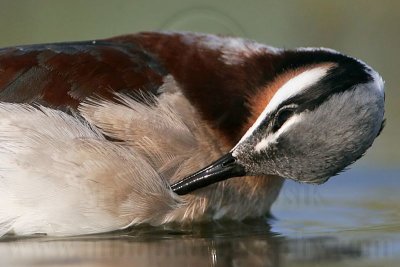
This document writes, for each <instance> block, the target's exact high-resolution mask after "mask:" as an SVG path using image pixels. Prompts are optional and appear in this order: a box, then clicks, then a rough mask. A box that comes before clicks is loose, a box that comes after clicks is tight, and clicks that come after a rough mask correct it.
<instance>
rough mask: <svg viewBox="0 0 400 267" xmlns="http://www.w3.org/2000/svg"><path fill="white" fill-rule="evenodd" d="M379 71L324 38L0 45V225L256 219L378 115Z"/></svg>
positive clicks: (362, 143) (346, 160)
mask: <svg viewBox="0 0 400 267" xmlns="http://www.w3.org/2000/svg"><path fill="white" fill-rule="evenodd" d="M384 96H385V93H384V82H383V79H382V77H381V76H380V75H379V74H378V73H377V72H376V71H375V70H374V69H372V68H371V67H370V66H368V65H367V64H366V63H364V62H363V61H361V60H359V59H356V58H353V57H350V56H347V55H345V54H343V53H340V52H337V51H335V50H333V49H328V48H309V47H305V48H295V49H283V48H275V47H272V46H268V45H264V44H261V43H259V42H256V41H253V40H248V39H244V38H240V37H231V36H222V35H213V34H206V33H192V32H139V33H134V34H127V35H121V36H117V37H112V38H107V39H99V40H90V41H75V42H62V43H49V44H36V45H21V46H13V47H6V48H1V49H0V125H1V127H0V129H1V130H0V236H2V235H5V234H15V235H32V234H38V233H40V234H47V235H53V236H68V235H82V234H94V233H101V232H109V231H114V230H122V229H126V228H128V227H133V226H135V225H138V224H150V225H156V226H157V225H162V224H166V223H177V224H178V225H179V224H186V223H194V222H201V221H203V222H204V221H213V220H224V219H227V220H244V219H247V218H257V217H262V216H266V215H267V214H268V213H269V212H270V208H271V205H272V204H273V202H274V201H275V199H276V198H277V196H278V195H279V191H280V189H281V187H282V185H283V182H284V180H285V179H292V180H295V181H297V182H302V183H310V184H321V183H324V182H326V181H327V180H328V179H329V178H330V177H332V176H335V175H336V174H338V173H340V172H341V171H343V170H345V169H346V168H347V167H348V166H349V165H351V164H352V163H353V162H355V161H356V160H358V159H359V158H360V157H361V156H362V155H364V153H365V152H366V151H367V149H368V148H369V147H370V146H371V145H372V143H373V141H374V140H375V138H376V137H377V136H378V135H379V134H380V132H381V130H382V128H383V126H384V121H385V120H384Z"/></svg>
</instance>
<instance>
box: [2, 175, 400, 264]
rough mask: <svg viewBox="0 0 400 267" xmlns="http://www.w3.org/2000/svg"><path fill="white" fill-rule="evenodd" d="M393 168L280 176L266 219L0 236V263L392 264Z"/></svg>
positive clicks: (398, 218)
mask: <svg viewBox="0 0 400 267" xmlns="http://www.w3.org/2000/svg"><path fill="white" fill-rule="evenodd" d="M399 173H400V172H399V171H398V170H365V169H364V170H361V169H358V170H357V169H355V170H351V171H348V172H346V173H344V174H341V175H340V176H338V177H334V178H332V179H331V180H330V181H328V182H327V183H326V184H324V185H322V186H310V185H300V184H297V183H294V182H287V183H286V184H285V187H284V189H283V191H282V192H281V195H280V197H279V199H278V201H277V202H276V203H275V205H274V207H273V210H272V212H273V215H274V217H273V218H262V219H258V220H251V221H245V222H215V223H208V224H197V225H191V226H186V227H185V228H181V227H176V226H163V227H158V228H154V227H149V226H141V227H136V228H133V229H130V230H129V231H125V232H117V233H109V234H102V235H92V236H85V237H68V238H52V237H46V236H36V237H29V238H16V237H12V236H8V237H6V238H3V239H1V240H0V266H11V264H12V265H13V266H158V265H159V266H191V267H196V266H324V267H330V266H400V205H399V203H400V194H399V188H400V179H399Z"/></svg>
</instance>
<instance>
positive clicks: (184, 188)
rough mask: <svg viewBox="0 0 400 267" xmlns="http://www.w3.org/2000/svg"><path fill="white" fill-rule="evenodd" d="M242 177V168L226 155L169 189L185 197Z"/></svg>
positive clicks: (243, 170)
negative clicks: (202, 189)
mask: <svg viewBox="0 0 400 267" xmlns="http://www.w3.org/2000/svg"><path fill="white" fill-rule="evenodd" d="M244 175H246V172H245V169H244V167H243V166H241V165H240V164H239V163H237V161H236V158H235V157H233V156H232V153H228V154H226V155H224V156H222V157H221V158H220V159H218V160H217V161H215V162H214V163H212V164H210V165H209V166H207V167H205V168H204V169H201V170H200V171H198V172H196V173H194V174H192V175H190V176H188V177H186V178H184V179H182V180H180V181H179V182H176V183H175V184H173V185H172V186H171V188H172V190H173V191H174V192H175V193H176V194H178V195H185V194H188V193H190V192H193V191H194V190H197V189H199V188H203V187H206V186H208V185H210V184H214V183H217V182H220V181H223V180H226V179H229V178H232V177H239V176H244Z"/></svg>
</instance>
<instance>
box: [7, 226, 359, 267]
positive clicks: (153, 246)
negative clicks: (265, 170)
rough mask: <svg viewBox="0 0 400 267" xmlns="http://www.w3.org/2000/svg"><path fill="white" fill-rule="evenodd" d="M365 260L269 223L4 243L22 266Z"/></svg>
mask: <svg viewBox="0 0 400 267" xmlns="http://www.w3.org/2000/svg"><path fill="white" fill-rule="evenodd" d="M361 255H362V252H361V249H360V248H359V247H352V246H349V245H346V244H341V243H340V242H339V240H338V239H336V238H334V237H313V238H301V239H289V238H285V237H283V236H280V235H278V234H277V233H273V232H271V231H270V226H269V224H268V223H267V222H266V221H265V220H256V221H249V222H244V223H235V222H224V223H212V224H199V225H195V226H192V227H191V228H190V229H183V230H182V229H179V230H178V229H177V228H175V227H162V228H153V227H141V228H139V229H134V230H131V231H130V232H123V233H114V234H107V235H93V236H86V237H74V238H49V237H35V238H23V239H21V238H15V237H11V236H9V237H7V238H6V239H3V240H2V242H0V258H1V259H3V263H8V264H13V265H19V266H25V265H26V266H45V265H51V266H74V265H82V264H85V266H127V265H130V266H192V267H195V266H283V264H285V265H286V264H290V263H291V262H293V263H294V262H297V263H299V262H300V263H307V262H315V261H316V260H319V261H321V260H323V261H327V260H328V261H342V260H344V259H352V258H358V257H361ZM4 259H8V260H7V261H8V262H4Z"/></svg>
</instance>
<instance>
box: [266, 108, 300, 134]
mask: <svg viewBox="0 0 400 267" xmlns="http://www.w3.org/2000/svg"><path fill="white" fill-rule="evenodd" d="M294 112H295V109H294V108H288V107H286V108H282V109H280V110H279V111H278V113H277V114H276V116H275V119H274V125H273V127H272V130H273V131H274V132H276V131H278V130H279V128H281V127H282V125H283V124H285V122H286V121H287V120H288V119H289V118H290V117H291V116H292V115H293V114H294Z"/></svg>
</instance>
